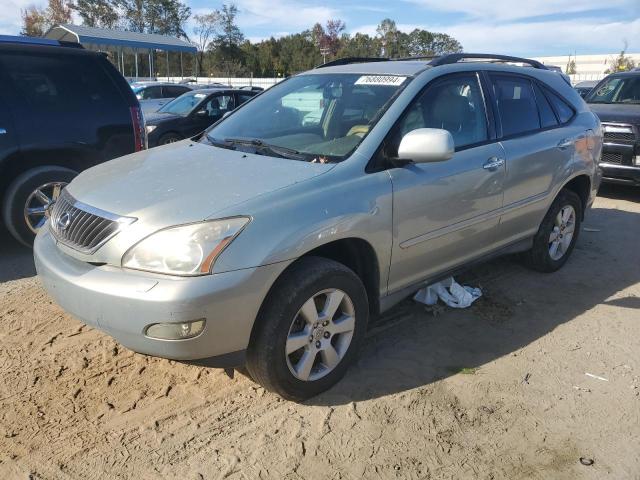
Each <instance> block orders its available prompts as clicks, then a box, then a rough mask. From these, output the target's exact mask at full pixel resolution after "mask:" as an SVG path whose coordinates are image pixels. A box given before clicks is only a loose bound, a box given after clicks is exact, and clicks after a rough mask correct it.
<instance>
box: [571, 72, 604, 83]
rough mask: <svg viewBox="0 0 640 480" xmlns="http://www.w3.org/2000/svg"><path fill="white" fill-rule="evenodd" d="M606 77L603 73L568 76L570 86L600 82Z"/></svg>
mask: <svg viewBox="0 0 640 480" xmlns="http://www.w3.org/2000/svg"><path fill="white" fill-rule="evenodd" d="M606 76H607V75H606V74H604V73H576V74H573V75H569V77H570V78H571V85H575V84H576V83H580V82H586V81H588V80H594V81H599V80H602V79H603V78H604V77H606Z"/></svg>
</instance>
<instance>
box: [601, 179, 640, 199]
mask: <svg viewBox="0 0 640 480" xmlns="http://www.w3.org/2000/svg"><path fill="white" fill-rule="evenodd" d="M598 196H599V197H606V198H615V199H618V200H628V201H630V202H640V187H634V186H630V185H616V184H613V183H603V184H602V185H600V190H598Z"/></svg>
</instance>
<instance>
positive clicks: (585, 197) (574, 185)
mask: <svg viewBox="0 0 640 480" xmlns="http://www.w3.org/2000/svg"><path fill="white" fill-rule="evenodd" d="M564 189H567V190H570V191H572V192H574V193H575V194H576V195H578V197H580V200H581V202H582V212H580V215H581V219H584V214H585V211H586V209H587V204H588V203H589V195H590V194H591V178H590V177H589V176H588V175H586V174H584V173H583V174H579V175H576V176H575V177H573V178H571V179H570V180H569V181H568V182H566V183H565V184H564V185H563V186H562V188H561V189H560V190H564Z"/></svg>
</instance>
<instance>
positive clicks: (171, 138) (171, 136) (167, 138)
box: [158, 133, 182, 145]
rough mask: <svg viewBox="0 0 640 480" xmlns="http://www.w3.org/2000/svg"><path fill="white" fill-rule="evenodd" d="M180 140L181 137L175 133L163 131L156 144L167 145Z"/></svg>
mask: <svg viewBox="0 0 640 480" xmlns="http://www.w3.org/2000/svg"><path fill="white" fill-rule="evenodd" d="M180 140H182V137H181V136H180V135H178V134H177V133H165V134H164V135H162V136H161V137H160V138H159V139H158V145H168V144H170V143H175V142H179V141H180Z"/></svg>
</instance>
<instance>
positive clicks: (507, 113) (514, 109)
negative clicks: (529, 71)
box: [493, 76, 540, 137]
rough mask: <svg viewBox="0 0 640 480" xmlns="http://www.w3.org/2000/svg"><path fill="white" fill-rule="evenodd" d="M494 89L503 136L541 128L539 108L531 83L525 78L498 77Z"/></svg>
mask: <svg viewBox="0 0 640 480" xmlns="http://www.w3.org/2000/svg"><path fill="white" fill-rule="evenodd" d="M493 88H494V91H495V95H496V100H497V102H498V112H499V113H500V119H501V121H502V135H503V136H505V137H508V136H510V135H517V134H519V133H524V132H529V131H532V130H537V129H539V128H540V119H539V117H538V107H537V106H536V100H535V96H534V94H533V87H532V85H531V82H530V81H529V80H527V79H524V78H519V77H507V76H497V77H494V78H493Z"/></svg>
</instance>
